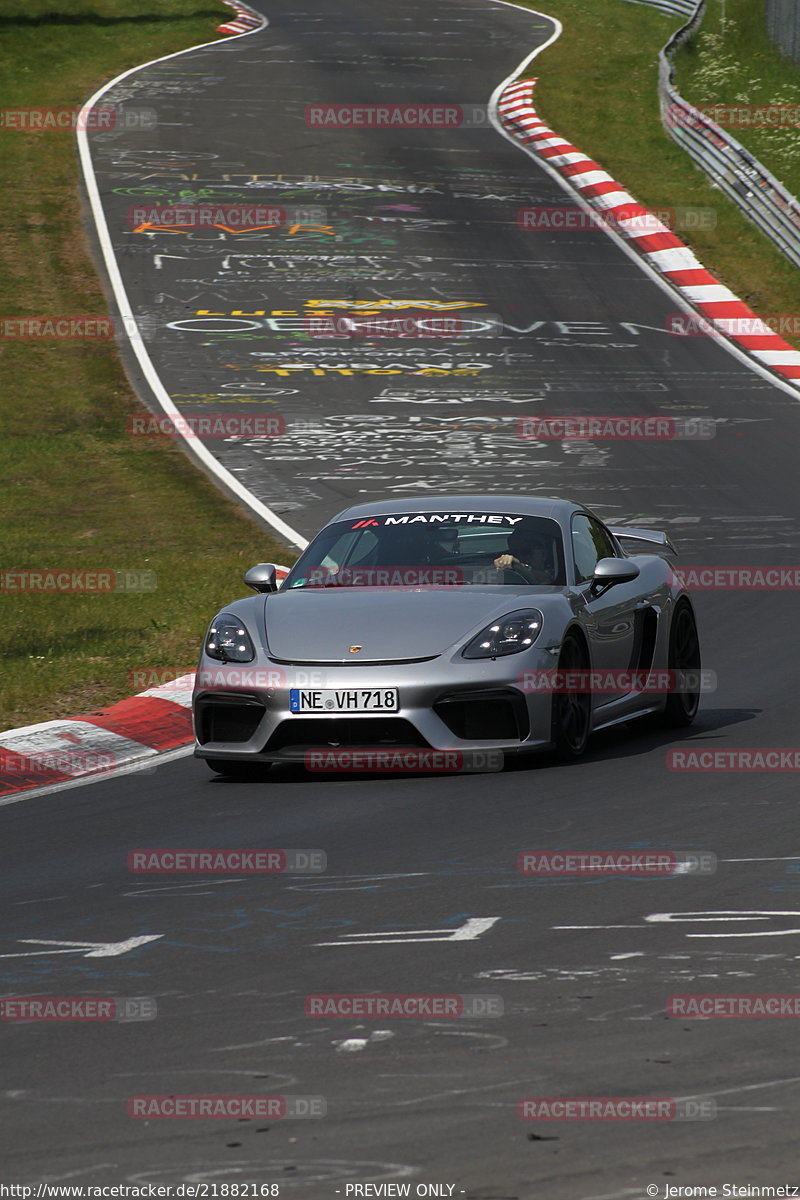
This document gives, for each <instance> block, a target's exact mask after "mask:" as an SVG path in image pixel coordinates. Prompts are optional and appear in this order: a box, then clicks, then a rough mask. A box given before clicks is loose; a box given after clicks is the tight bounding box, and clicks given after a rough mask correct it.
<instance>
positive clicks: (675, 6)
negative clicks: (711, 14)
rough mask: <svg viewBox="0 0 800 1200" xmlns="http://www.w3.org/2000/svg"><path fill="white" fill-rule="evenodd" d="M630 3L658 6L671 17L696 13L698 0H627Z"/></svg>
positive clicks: (651, 6)
mask: <svg viewBox="0 0 800 1200" xmlns="http://www.w3.org/2000/svg"><path fill="white" fill-rule="evenodd" d="M627 3H628V4H645V5H647V7H648V8H657V9H658V10H659V12H663V13H667V14H668V16H671V17H690V16H692V14H693V13H694V10H695V6H696V4H697V0H627Z"/></svg>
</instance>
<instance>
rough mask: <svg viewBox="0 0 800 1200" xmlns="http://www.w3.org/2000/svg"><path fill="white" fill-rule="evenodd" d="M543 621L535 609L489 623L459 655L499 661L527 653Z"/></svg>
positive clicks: (539, 631) (511, 614)
mask: <svg viewBox="0 0 800 1200" xmlns="http://www.w3.org/2000/svg"><path fill="white" fill-rule="evenodd" d="M543 624H544V617H543V616H542V614H541V613H540V612H539V610H538V608H526V609H524V610H522V611H521V612H513V613H509V614H508V616H505V617H500V618H499V619H498V620H497V621H492V623H491V625H487V626H486V628H485V629H482V630H481V632H480V633H479V634H477V636H476V637H474V638H473V639H472V641H470V642H468V643H467V645H466V646H465V647H464V649H463V650H462V651H461V653H462V656H463V657H464V658H501V657H502V656H503V655H505V654H519V653H520V651H522V650H528V649H530V647H531V646H532V645H533V643H534V642H535V641H536V639H537V637H538V636H539V634H540V633H541V632H542V625H543Z"/></svg>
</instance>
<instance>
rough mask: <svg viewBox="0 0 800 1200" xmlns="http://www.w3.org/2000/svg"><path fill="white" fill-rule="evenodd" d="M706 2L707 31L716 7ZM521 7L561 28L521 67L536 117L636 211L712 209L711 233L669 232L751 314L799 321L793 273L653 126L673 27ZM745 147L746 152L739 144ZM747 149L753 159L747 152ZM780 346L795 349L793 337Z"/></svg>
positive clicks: (600, 4)
mask: <svg viewBox="0 0 800 1200" xmlns="http://www.w3.org/2000/svg"><path fill="white" fill-rule="evenodd" d="M709 3H710V10H711V14H712V15H711V22H710V24H711V28H714V15H713V14H714V11H715V6H716V8H717V9H718V8H719V0H709ZM727 4H728V13H729V14H730V13H732V12H733V11H734V10H735V11H736V13H737V23H738V12H739V10H740V9H741V10H742V11H744V10H745V9H747V7H748V5H749V7H750V8H752V9H753V10H754V14H755V10H756V9H757V10H758V11H759V12H760V11H761V7H762V6H761V5H760V4H756V3H754V0H727ZM521 7H527V8H539V9H540V10H541V11H544V12H546V13H547V14H548V15H549V16H554V17H558V18H559V19H560V20H561V21H562V22H563V23H564V32H563V34H562V36H561V37H560V38H559V39H558V41H557V42H555V43H554V44H553V45H552V46H551V47H550V48H549V49H547V50H545V51H544V53H543V54H542V55H541V56H540V57H539V58H538V59H536V60H535V61H534V64H533V66H532V68H531V70H532V73H533V74H535V75H537V76H538V77H539V83H538V85H537V89H536V102H537V107H538V111H539V112H540V113H541V115H542V116H543V117H544V118H545V119H546V120H547V121H548V123H549V124H550V125H552V127H553V128H554V129H555V130H557V131H558V133H561V134H563V135H564V136H566V137H568V138H569V140H570V141H571V142H574V144H575V145H576V146H578V147H579V148H580V149H581V150H583V151H585V152H586V153H587V154H589V155H591V157H592V158H594V159H596V160H597V161H598V162H600V163H601V164H602V165H603V167H604V168H605V169H606V170H607V171H609V172H610V173H611V174H612V175H613V176H614V177H615V178H616V179H618V180H619V181H620V182H621V183H622V184H623V185H624V186H625V187H626V189H628V190H629V191H630V192H631V194H632V195H633V196H635V197H636V199H637V200H639V201H640V202H641V203H642V204H644V205H645V206H646V207H648V208H662V209H663V208H675V207H678V206H679V205H698V206H700V207H704V208H705V207H711V208H713V209H714V210H715V212H716V215H717V222H716V227H715V228H714V229H713V230H697V231H688V230H682V229H679V230H677V231H676V232H677V233H678V236H679V237H681V238H682V240H683V241H685V242H686V243H687V244H688V245H690V246H691V247H692V248H693V250H694V251H695V253H696V254H697V255H698V257H699V258H700V259H701V261H702V262H703V263H704V264H705V265H706V266H707V267H708V269H709V270H710V271H712V272H713V273H714V274H715V275H717V276H718V278H719V279H721V280H722V281H723V282H725V283H726V284H727V285H728V287H730V288H731V289H732V290H733V291H734V292H736V293H737V295H739V296H740V297H741V298H742V299H743V300H744V301H745V302H746V303H748V304H749V305H751V307H752V308H753V309H755V310H756V312H758V313H759V314H760V315H761V316H768V315H771V314H775V313H800V273H799V272H798V271H797V269H796V268H795V267H793V266H792V264H791V263H790V262H788V260H787V259H785V258H784V257H783V255H782V254H780V253H779V252H778V251H777V250H776V249H775V248H774V247H773V245H772V243H771V242H770V241H769V239H768V238H766V237H765V236H764V235H763V234H761V233H760V232H759V231H758V230H757V229H756V228H755V226H753V225H751V224H750V222H749V221H748V220H747V219H746V218H745V217H744V216H743V215H742V213H741V212H740V210H739V209H738V208H737V207H736V205H735V204H734V203H733V201H731V200H729V199H728V198H727V196H725V195H724V194H723V193H721V192H720V191H719V190H718V189H717V188H715V187H713V186H712V185H711V184H710V182H709V181H708V179H707V177H706V175H705V174H703V173H702V172H701V171H700V170H699V169H698V168H697V167H695V166H694V165H693V163H692V162H691V160H690V159H689V158H688V156H687V155H686V154H685V153H684V151H683V150H681V149H680V148H679V147H678V146H676V145H675V143H674V142H672V141H671V140H670V138H668V137H667V134H666V133H665V131H664V129H663V127H662V125H661V119H660V116H659V109H658V90H657V80H658V72H657V61H658V51H659V50H660V49H661V47H662V46H663V45H664V43H665V42H666V40H667V38H668V37H669V34H670V32H671V31H672V30H674V29H676V28H678V26H679V24H680V21H679V19H677V18H675V19H671V18H668V17H665V16H662V15H661V14H659V13H657V12H655V11H653V10H649V9H647V8H645V7H643V6H640V5H633V4H623V3H621V2H620V0H592V2H591V4H587V3H586V0H534V2H533V3H529V4H524V3H523V4H521ZM761 20H762V21H763V14H762V15H761ZM739 28H740V29H743V30H745V33H744V34H743V35H742V37H743V40H742V43H741V45H742V46H749V43H748V41H747V30H749V21H748V23H747V24H746V25H741V26H739ZM737 36H738V35H737ZM762 41H765V39H762ZM768 46H769V43H766V46H764V45H762V44H761V43H759V61H758V69H759V70H760V69H761V61H762V59H761V56H762V55H763V56H764V58H766V56H767V54H771V56H772V58H773V59H774V60H776V62H777V63H778V64H780V62H781V60H780V56H779V55H778V54H777V52H775V51H769V50H768ZM730 53H731V54H733V53H734V51H733V49H731V51H730ZM748 53H749V49H748ZM789 69H790V71H791V70H793V68H791V66H790V67H789ZM742 70H743V71H744V72H745V74H747V73H748V71H747V70H746V69H745V68H744V67H743V68H742ZM749 73H754V72H749ZM795 78H796V75H795ZM795 89H796V83H795ZM684 94H685V93H684ZM687 99H693V96H692V95H687ZM714 99H718V97H714ZM793 136H794V137H795V138H796V137H797V135H796V134H794V135H793ZM746 144H747V145H748V146H750V142H749V140H748V141H747V143H746ZM752 149H753V151H754V152H757V148H756V146H755V145H753V146H752ZM773 169H774V170H775V173H776V174H777V175H778V177H779V178H785V177H786V174H787V173H786V172H784V171H782V170H781V168H780V163H777V164H774V165H773ZM787 340H791V341H793V342H794V344H795V345H797V346H800V338H791V339H790V338H787Z"/></svg>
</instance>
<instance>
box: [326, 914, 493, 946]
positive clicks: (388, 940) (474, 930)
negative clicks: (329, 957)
mask: <svg viewBox="0 0 800 1200" xmlns="http://www.w3.org/2000/svg"><path fill="white" fill-rule="evenodd" d="M499 920H500V918H499V917H469V918H468V919H467V920H466V921H465V922H464V924H463V925H461V926H459V928H458V929H454V930H452V932H451V931H449V930H447V929H411V930H409V929H399V930H397V931H388V932H387V931H384V930H382V929H381V930H377V931H375V932H374V933H343V934H342V937H341V939H340V940H338V941H335V942H315V943H314V945H315V946H398V945H405V944H407V943H409V942H474V941H475V939H476V938H479V937H480V936H481V934H483V933H486V932H487V930H489V929H491V927H492V926H493V925H494V924H495V923H496V922H497V921H499ZM427 934H435V936H434V937H428V936H425V935H427ZM420 935H423V936H420ZM346 938H349V939H351V940H350V941H346V940H345V939H346Z"/></svg>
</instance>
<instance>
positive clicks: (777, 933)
mask: <svg viewBox="0 0 800 1200" xmlns="http://www.w3.org/2000/svg"><path fill="white" fill-rule="evenodd" d="M771 917H791V918H792V919H793V921H794V922H795V927H794V928H793V929H757V930H755V931H754V932H748V933H745V932H742V931H737V932H736V933H687V934H686V937H687V938H732V937H736V938H743V937H788V936H789V935H791V934H793V933H800V912H796V911H794V912H791V911H786V910H770V909H752V910H745V911H739V912H737V911H734V910H733V909H715V910H711V911H709V912H689V913H651V914H650V915H649V916H647V917H645V921H647V922H648V923H653V924H665V923H668V924H675V925H678V924H692V923H700V924H705V923H706V922H710V923H712V924H713V923H718V922H722V923H726V924H727V923H729V922H736V921H768V920H769V919H770V918H771Z"/></svg>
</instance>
